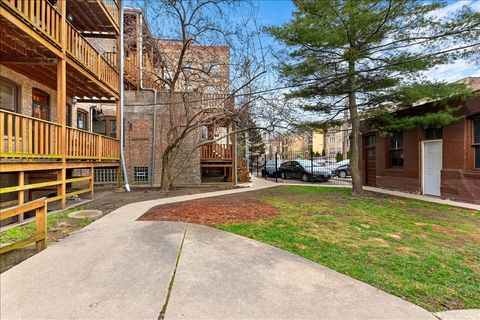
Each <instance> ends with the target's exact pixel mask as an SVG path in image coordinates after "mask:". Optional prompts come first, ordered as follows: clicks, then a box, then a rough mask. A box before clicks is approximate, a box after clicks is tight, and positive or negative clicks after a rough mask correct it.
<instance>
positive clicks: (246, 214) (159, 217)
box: [138, 195, 278, 226]
mask: <svg viewBox="0 0 480 320" xmlns="http://www.w3.org/2000/svg"><path fill="white" fill-rule="evenodd" d="M277 213H278V210H277V209H276V208H274V207H272V206H271V205H269V204H267V203H264V202H262V201H260V200H257V199H252V198H246V197H242V196H240V195H235V196H223V197H212V198H206V199H198V200H191V201H184V202H176V203H169V204H164V205H159V206H156V207H153V208H151V209H150V210H149V211H147V212H146V213H145V214H144V215H142V216H141V217H140V218H138V220H141V221H181V222H189V223H196V224H202V225H206V226H212V225H216V224H223V223H239V222H251V221H257V220H264V219H271V218H272V217H274V216H275V215H277Z"/></svg>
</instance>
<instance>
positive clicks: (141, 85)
mask: <svg viewBox="0 0 480 320" xmlns="http://www.w3.org/2000/svg"><path fill="white" fill-rule="evenodd" d="M139 15H140V39H139V42H140V61H139V64H140V90H142V91H151V92H152V93H153V126H152V138H153V141H152V160H151V165H150V166H151V168H152V170H151V171H152V172H151V175H150V186H151V187H153V186H155V145H156V138H157V90H156V89H155V88H144V87H143V12H142V11H139Z"/></svg>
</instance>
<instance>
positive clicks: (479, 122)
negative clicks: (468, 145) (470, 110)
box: [472, 118, 480, 169]
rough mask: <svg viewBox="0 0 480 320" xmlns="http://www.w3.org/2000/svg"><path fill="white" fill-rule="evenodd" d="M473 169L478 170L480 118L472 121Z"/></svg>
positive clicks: (479, 164) (479, 161)
mask: <svg viewBox="0 0 480 320" xmlns="http://www.w3.org/2000/svg"><path fill="white" fill-rule="evenodd" d="M472 124H473V139H472V140H473V141H472V147H473V167H474V168H475V169H480V118H478V119H473V120H472Z"/></svg>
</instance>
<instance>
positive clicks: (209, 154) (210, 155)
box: [200, 143, 233, 160]
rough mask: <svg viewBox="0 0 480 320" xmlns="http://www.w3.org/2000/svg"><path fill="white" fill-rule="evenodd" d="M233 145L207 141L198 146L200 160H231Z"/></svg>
mask: <svg viewBox="0 0 480 320" xmlns="http://www.w3.org/2000/svg"><path fill="white" fill-rule="evenodd" d="M232 159H233V145H231V144H217V143H209V144H204V145H202V146H201V147H200V160H232Z"/></svg>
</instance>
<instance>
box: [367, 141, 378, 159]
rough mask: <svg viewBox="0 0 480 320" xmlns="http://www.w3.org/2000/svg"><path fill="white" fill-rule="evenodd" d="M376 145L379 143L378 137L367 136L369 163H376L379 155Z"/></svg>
mask: <svg viewBox="0 0 480 320" xmlns="http://www.w3.org/2000/svg"><path fill="white" fill-rule="evenodd" d="M376 143H377V137H376V136H375V135H368V136H365V149H366V153H367V161H375V160H376V159H377V153H376V152H375V145H376Z"/></svg>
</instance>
